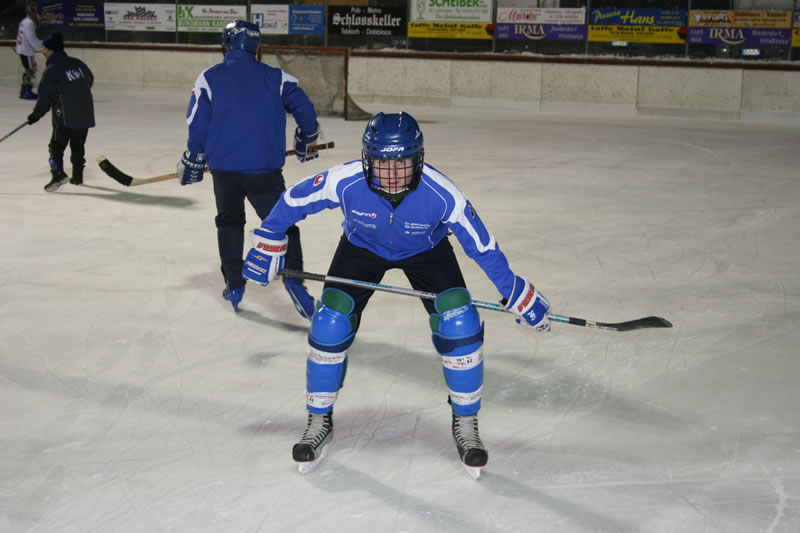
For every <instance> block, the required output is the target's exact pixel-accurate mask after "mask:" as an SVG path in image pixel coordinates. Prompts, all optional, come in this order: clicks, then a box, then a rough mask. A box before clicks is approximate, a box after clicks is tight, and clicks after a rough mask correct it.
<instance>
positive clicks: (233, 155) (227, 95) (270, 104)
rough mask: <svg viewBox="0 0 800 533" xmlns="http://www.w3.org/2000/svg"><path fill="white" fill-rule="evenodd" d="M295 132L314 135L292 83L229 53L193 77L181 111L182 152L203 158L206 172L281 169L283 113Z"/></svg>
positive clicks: (251, 58) (308, 106)
mask: <svg viewBox="0 0 800 533" xmlns="http://www.w3.org/2000/svg"><path fill="white" fill-rule="evenodd" d="M287 111H288V112H289V113H291V114H292V116H293V117H294V119H295V121H296V122H297V125H298V126H299V127H300V131H302V132H303V133H311V132H313V131H315V128H316V124H317V115H316V112H315V111H314V104H312V103H311V100H309V99H308V96H307V95H306V93H305V92H303V90H302V89H301V88H300V87H299V86H298V81H297V78H295V77H293V76H291V75H289V74H287V73H286V72H284V71H283V70H281V69H279V68H277V67H273V66H271V65H266V64H264V63H260V62H258V60H257V59H256V57H255V55H253V54H251V53H250V52H247V51H245V50H231V51H229V52H228V53H227V54H225V58H224V60H223V61H222V63H218V64H216V65H214V66H213V67H209V68H207V69H206V70H204V71H203V72H201V73H200V75H199V76H198V77H197V81H195V83H194V88H193V89H192V97H191V99H190V100H189V107H188V109H187V110H186V123H187V124H188V125H189V141H188V143H187V148H188V149H189V151H191V152H195V153H204V154H205V155H206V161H208V167H209V168H210V169H212V170H225V171H229V172H241V173H245V174H256V173H265V172H271V171H273V170H277V169H281V168H283V165H284V163H285V160H286V156H285V152H286V113H287Z"/></svg>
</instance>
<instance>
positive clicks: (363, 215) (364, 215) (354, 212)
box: [350, 209, 378, 218]
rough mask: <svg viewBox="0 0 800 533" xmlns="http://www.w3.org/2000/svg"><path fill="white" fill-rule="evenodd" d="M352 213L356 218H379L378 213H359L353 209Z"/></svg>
mask: <svg viewBox="0 0 800 533" xmlns="http://www.w3.org/2000/svg"><path fill="white" fill-rule="evenodd" d="M350 212H351V213H353V214H354V215H356V216H359V217H369V218H377V217H378V215H377V213H366V212H364V211H358V210H356V209H351V210H350Z"/></svg>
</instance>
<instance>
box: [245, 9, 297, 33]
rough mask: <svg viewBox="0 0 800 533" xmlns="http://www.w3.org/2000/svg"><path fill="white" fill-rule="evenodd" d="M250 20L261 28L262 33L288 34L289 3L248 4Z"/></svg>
mask: <svg viewBox="0 0 800 533" xmlns="http://www.w3.org/2000/svg"><path fill="white" fill-rule="evenodd" d="M250 22H252V23H253V24H256V25H257V26H258V27H259V28H260V29H261V34H262V35H288V34H289V5H288V4H269V5H264V4H258V5H257V4H252V5H251V6H250Z"/></svg>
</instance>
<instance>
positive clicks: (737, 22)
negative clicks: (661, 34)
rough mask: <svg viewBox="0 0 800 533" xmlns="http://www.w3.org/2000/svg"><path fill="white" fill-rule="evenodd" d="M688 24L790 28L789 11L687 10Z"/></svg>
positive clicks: (702, 26)
mask: <svg viewBox="0 0 800 533" xmlns="http://www.w3.org/2000/svg"><path fill="white" fill-rule="evenodd" d="M689 26H694V27H695V28H697V27H700V28H791V27H792V12H791V11H739V10H730V11H724V10H723V11H711V10H704V9H699V10H694V9H693V10H692V11H690V12H689Z"/></svg>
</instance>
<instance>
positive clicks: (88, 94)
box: [28, 33, 95, 192]
mask: <svg viewBox="0 0 800 533" xmlns="http://www.w3.org/2000/svg"><path fill="white" fill-rule="evenodd" d="M42 53H43V54H44V56H45V57H46V58H47V64H46V65H47V66H46V67H45V70H44V73H43V74H42V79H41V81H40V82H39V99H38V100H37V101H36V106H35V107H34V108H33V112H32V113H31V114H30V115H28V124H33V123H34V122H36V121H37V120H39V119H40V118H42V117H43V116H44V115H45V114H46V113H47V112H48V111H49V110H50V108H52V109H53V134H52V135H51V136H50V144H49V145H48V148H49V149H50V173H51V176H52V179H51V180H50V183H48V184H47V185H45V186H44V190H45V191H47V192H53V191H55V190H56V189H58V188H59V187H61V185H63V184H64V183H66V182H67V180H69V182H70V183H72V184H74V185H81V184H82V183H83V167H84V165H85V164H86V159H84V154H85V148H84V146H85V144H86V135H87V134H88V133H89V128H92V127H94V125H95V124H94V100H93V99H92V84H93V83H94V75H93V74H92V71H91V70H89V67H87V66H86V63H84V62H83V61H81V60H80V59H77V58H74V57H69V56H68V55H67V53H66V52H65V51H64V38H63V37H62V36H61V34H60V33H54V34H53V35H51V36H50V37H48V38H47V39H45V40H44V42H43V45H42ZM67 145H69V149H70V162H71V163H72V178H70V177H69V176H67V174H66V173H65V172H64V150H65V149H66V148H67Z"/></svg>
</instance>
